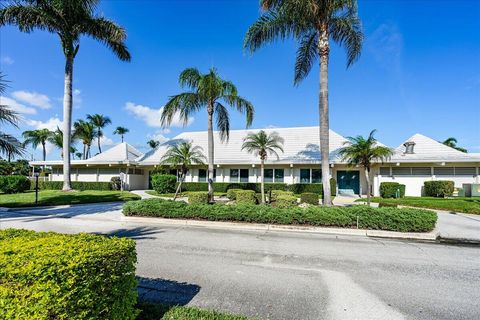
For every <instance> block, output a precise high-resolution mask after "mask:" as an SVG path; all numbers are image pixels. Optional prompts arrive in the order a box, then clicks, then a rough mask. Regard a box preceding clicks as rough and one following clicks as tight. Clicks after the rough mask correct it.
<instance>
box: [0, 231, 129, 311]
mask: <svg viewBox="0 0 480 320" xmlns="http://www.w3.org/2000/svg"><path fill="white" fill-rule="evenodd" d="M135 263H136V253H135V242H134V241H133V240H130V239H126V238H115V237H112V238H107V237H104V236H99V235H91V234H76V235H65V234H58V233H53V232H49V233H45V232H41V233H37V232H33V231H27V230H14V229H7V230H3V231H0V279H1V281H0V305H1V307H0V319H75V320H83V319H118V320H122V319H135V317H136V315H137V311H136V310H135V307H134V306H135V303H136V300H137V291H136V285H137V284H136V280H135Z"/></svg>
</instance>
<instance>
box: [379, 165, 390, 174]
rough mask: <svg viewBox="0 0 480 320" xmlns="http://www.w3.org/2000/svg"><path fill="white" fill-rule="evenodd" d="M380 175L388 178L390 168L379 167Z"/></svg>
mask: <svg viewBox="0 0 480 320" xmlns="http://www.w3.org/2000/svg"><path fill="white" fill-rule="evenodd" d="M380 175H382V176H390V168H389V167H380Z"/></svg>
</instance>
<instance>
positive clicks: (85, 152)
mask: <svg viewBox="0 0 480 320" xmlns="http://www.w3.org/2000/svg"><path fill="white" fill-rule="evenodd" d="M85 159H87V145H86V144H85V143H84V144H83V160H85Z"/></svg>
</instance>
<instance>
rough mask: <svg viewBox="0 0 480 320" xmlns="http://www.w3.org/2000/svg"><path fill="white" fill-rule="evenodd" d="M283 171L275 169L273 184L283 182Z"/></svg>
mask: <svg viewBox="0 0 480 320" xmlns="http://www.w3.org/2000/svg"><path fill="white" fill-rule="evenodd" d="M284 176H285V171H284V170H283V169H275V182H283V178H284Z"/></svg>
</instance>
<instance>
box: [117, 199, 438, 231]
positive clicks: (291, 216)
mask: <svg viewBox="0 0 480 320" xmlns="http://www.w3.org/2000/svg"><path fill="white" fill-rule="evenodd" d="M123 213H124V214H125V215H127V216H151V217H162V218H172V219H200V220H210V221H243V222H255V223H268V224H284V225H292V224H293V225H311V226H325V227H330V226H331V227H346V228H354V227H356V225H357V217H358V223H359V224H358V227H359V228H361V229H374V230H389V231H400V232H428V231H431V230H433V228H434V227H435V223H436V221H437V214H436V213H435V212H433V211H429V210H423V209H412V208H402V209H397V208H372V207H367V206H352V207H318V206H315V207H314V206H312V207H308V208H299V207H295V208H289V209H282V208H274V207H271V206H267V205H246V204H237V205H226V204H221V203H216V204H214V205H188V204H187V203H185V202H182V201H171V200H163V199H146V200H140V201H134V202H129V203H126V204H125V205H124V206H123Z"/></svg>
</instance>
